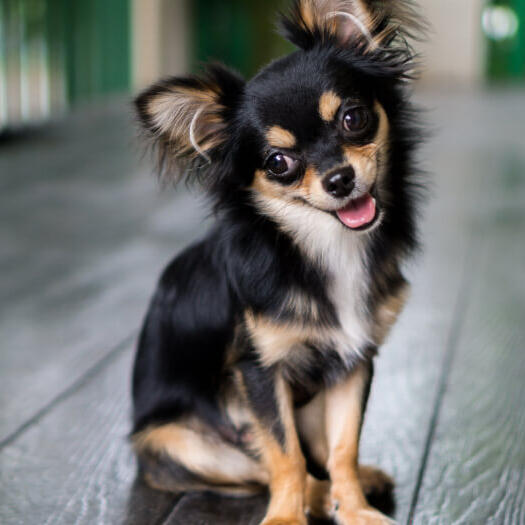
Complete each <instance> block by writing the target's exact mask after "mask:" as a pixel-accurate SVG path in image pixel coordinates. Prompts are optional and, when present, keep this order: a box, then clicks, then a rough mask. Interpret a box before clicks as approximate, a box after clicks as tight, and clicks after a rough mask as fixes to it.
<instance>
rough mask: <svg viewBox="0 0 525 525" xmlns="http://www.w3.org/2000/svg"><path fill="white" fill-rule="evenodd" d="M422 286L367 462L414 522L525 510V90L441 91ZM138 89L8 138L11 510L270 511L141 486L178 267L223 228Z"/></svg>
mask: <svg viewBox="0 0 525 525" xmlns="http://www.w3.org/2000/svg"><path fill="white" fill-rule="evenodd" d="M419 98H420V99H421V101H422V102H423V103H425V104H426V105H427V106H429V107H430V108H434V109H433V110H432V111H431V112H430V113H429V115H428V118H429V120H430V121H431V122H432V123H433V128H434V130H435V133H434V138H433V140H432V141H431V143H430V145H429V146H428V147H427V148H426V150H425V152H424V154H423V155H422V158H423V165H424V167H426V168H427V169H429V170H430V171H432V172H434V174H435V175H434V177H433V178H434V184H433V188H432V191H431V201H430V203H429V205H428V207H427V209H426V213H425V217H424V219H423V221H422V222H423V224H424V227H423V233H424V240H425V245H426V248H425V252H424V254H423V255H421V256H420V257H419V258H418V259H417V260H416V261H414V263H412V264H411V265H410V267H409V268H408V270H407V273H408V274H409V275H410V278H411V280H412V282H413V285H414V290H413V296H412V300H411V302H410V304H409V306H408V308H407V310H406V312H405V314H404V315H403V317H402V319H401V321H400V323H399V324H398V326H397V327H396V329H395V332H394V334H393V336H392V337H391V340H390V341H389V343H388V344H387V345H386V346H385V347H384V348H383V350H382V352H381V355H380V357H379V359H378V361H377V377H376V381H375V383H374V385H373V391H372V397H371V403H370V408H369V411H368V415H367V420H366V424H365V429H364V435H363V460H364V461H366V462H369V463H374V464H377V465H380V466H381V467H382V468H384V469H385V470H387V471H388V472H390V473H391V474H393V476H394V477H395V479H396V481H397V487H396V491H395V502H396V509H395V513H394V517H395V519H396V520H397V521H398V522H399V523H416V524H424V525H426V524H444V525H448V524H456V523H458V524H485V523H487V524H505V525H515V524H522V523H523V524H525V92H521V93H519V92H514V91H508V92H502V91H499V92H491V93H461V92H458V93H445V92H442V93H437V92H436V93H431V92H426V93H423V94H420V95H419ZM130 121H131V119H130V117H129V115H128V114H127V109H126V108H125V107H124V105H123V104H121V103H120V102H116V103H113V104H108V105H107V106H105V107H99V108H97V109H96V110H90V111H89V112H80V113H78V114H76V115H74V116H72V117H71V118H69V119H68V120H67V122H63V123H56V124H54V125H53V126H51V127H50V129H48V130H46V131H45V132H39V133H34V134H32V135H31V136H29V137H25V138H23V139H18V140H11V141H9V142H5V143H3V144H0V174H1V177H0V276H1V277H0V300H1V303H0V334H1V350H0V523H2V524H5V525H10V524H38V525H44V524H65V525H70V524H76V523H85V524H118V523H121V524H137V525H138V524H148V525H149V524H159V525H160V524H164V525H167V524H170V525H175V524H180V525H197V524H199V525H200V524H217V525H221V524H234V523H236V524H254V525H255V524H257V523H258V520H259V519H260V518H261V516H262V514H263V513H264V504H265V503H264V499H257V498H256V499H250V500H224V499H220V498H217V497H214V496H207V497H204V496H201V495H186V496H180V495H179V496H176V495H168V494H161V493H156V492H153V491H151V490H149V489H147V488H145V487H144V486H143V485H142V484H141V483H140V482H137V481H135V464H134V460H133V457H132V454H131V452H130V448H129V444H128V441H127V435H128V432H129V430H130V424H129V420H130V395H129V383H130V381H129V377H130V366H131V361H132V354H133V346H134V338H135V336H136V333H137V329H138V327H139V324H140V320H141V316H142V315H143V312H144V309H145V307H146V303H147V300H148V297H149V294H150V293H151V291H152V288H153V285H154V282H155V280H156V278H157V275H158V272H159V271H160V269H161V268H162V266H163V265H164V264H165V262H166V261H167V260H168V258H169V257H170V256H171V255H172V254H173V253H175V252H177V251H178V250H180V249H181V248H182V247H183V246H184V245H185V244H186V243H187V242H188V241H190V240H191V239H193V238H195V237H197V236H199V235H201V234H202V232H203V231H204V230H205V229H206V221H205V220H204V218H205V216H206V213H205V211H204V210H203V208H202V206H201V204H200V203H199V202H198V201H197V200H196V199H195V198H194V197H190V196H189V195H188V194H186V193H185V192H177V193H174V192H170V191H168V192H167V193H165V194H163V195H161V194H160V192H159V190H158V189H157V188H156V185H155V181H154V179H153V177H149V175H148V171H149V169H148V167H147V163H146V161H144V160H141V159H140V156H139V153H138V150H137V148H136V145H135V142H134V132H133V129H132V126H131V122H130Z"/></svg>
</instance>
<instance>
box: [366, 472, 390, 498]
mask: <svg viewBox="0 0 525 525" xmlns="http://www.w3.org/2000/svg"><path fill="white" fill-rule="evenodd" d="M359 481H360V482H361V487H362V489H363V492H364V493H365V495H366V496H381V495H383V494H388V493H390V492H392V490H393V489H394V480H393V479H392V478H391V477H390V476H389V475H388V474H386V473H385V472H383V471H382V470H381V469H378V468H377V467H371V466H367V465H359Z"/></svg>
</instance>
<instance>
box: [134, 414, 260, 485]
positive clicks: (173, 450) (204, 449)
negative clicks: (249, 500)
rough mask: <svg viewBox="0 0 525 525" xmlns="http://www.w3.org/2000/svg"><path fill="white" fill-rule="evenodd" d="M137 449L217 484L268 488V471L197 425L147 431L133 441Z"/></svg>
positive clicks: (165, 426) (157, 428) (195, 423)
mask: <svg viewBox="0 0 525 525" xmlns="http://www.w3.org/2000/svg"><path fill="white" fill-rule="evenodd" d="M133 445H134V448H135V449H136V450H137V452H138V453H139V454H140V452H141V451H150V452H153V453H156V454H166V455H168V456H169V457H170V458H171V459H172V460H173V461H175V462H177V463H179V464H180V465H183V466H184V467H185V468H186V469H188V470H189V471H190V472H194V473H196V474H197V475H200V476H202V477H204V478H205V479H206V480H209V481H211V482H213V483H217V484H225V485H230V484H232V485H238V484H243V483H248V482H253V481H257V482H259V483H261V484H266V483H267V482H268V478H267V476H266V475H265V472H264V470H262V469H261V468H260V466H259V465H258V464H257V462H255V461H254V460H252V459H251V458H249V457H248V456H247V455H246V454H244V453H242V452H241V451H240V450H238V449H237V448H234V447H233V446H229V445H228V444H226V443H225V442H224V441H222V440H220V439H219V438H218V437H217V438H216V437H215V436H213V435H211V434H210V431H209V429H206V428H203V425H202V424H201V423H199V422H197V421H192V422H189V423H188V425H182V424H175V423H172V424H168V425H163V426H160V427H156V428H151V429H146V430H144V431H143V432H141V433H139V434H138V435H136V436H135V437H134V439H133Z"/></svg>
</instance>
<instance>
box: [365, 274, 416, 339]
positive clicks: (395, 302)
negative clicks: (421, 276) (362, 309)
mask: <svg viewBox="0 0 525 525" xmlns="http://www.w3.org/2000/svg"><path fill="white" fill-rule="evenodd" d="M409 293H410V286H409V285H408V283H406V284H404V285H403V286H402V287H401V288H400V289H399V290H398V291H397V292H396V293H395V294H394V295H390V296H389V297H387V298H386V299H385V300H384V301H383V303H382V304H380V305H379V306H378V308H377V310H376V314H375V325H374V341H375V342H376V343H377V344H378V345H381V344H383V342H384V341H385V339H386V337H387V336H388V334H389V333H390V330H391V328H392V326H394V323H395V322H396V321H397V318H398V317H399V314H400V313H401V311H402V310H403V308H404V306H405V303H406V302H407V299H408V296H409Z"/></svg>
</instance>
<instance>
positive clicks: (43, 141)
mask: <svg viewBox="0 0 525 525" xmlns="http://www.w3.org/2000/svg"><path fill="white" fill-rule="evenodd" d="M127 113H128V111H127V109H125V106H123V104H122V103H118V104H115V107H113V108H112V109H111V110H108V112H107V113H105V114H104V113H101V112H100V110H97V111H95V112H94V114H91V113H86V112H83V113H82V114H81V115H79V116H73V117H72V118H70V119H68V120H67V121H65V122H63V123H61V124H56V125H54V126H53V127H52V128H51V130H49V131H48V133H42V134H37V135H36V136H33V137H31V138H29V139H27V141H26V142H22V143H19V144H14V145H11V144H10V145H9V147H4V148H3V149H2V152H1V154H0V170H1V171H2V180H1V186H2V191H0V210H1V212H0V213H1V219H2V220H0V250H1V252H0V275H2V279H1V280H0V296H1V297H2V301H1V303H0V333H1V334H2V341H3V342H2V354H1V357H0V360H1V362H0V400H1V401H0V446H1V443H3V442H4V441H5V440H9V439H10V438H11V437H13V433H16V431H17V429H20V427H21V426H22V425H24V424H25V423H26V422H27V421H28V420H30V419H31V418H32V417H34V416H35V414H37V413H38V412H39V411H40V410H42V409H43V408H44V407H46V406H47V405H49V403H52V402H53V400H54V399H55V398H56V397H57V396H59V395H60V393H61V392H63V391H65V390H67V389H68V388H69V387H71V385H73V384H74V383H75V382H76V381H78V380H79V379H81V378H82V376H83V374H84V373H85V372H86V371H87V370H89V369H90V368H91V367H93V366H95V365H96V364H97V363H98V362H100V361H101V360H103V359H104V357H105V356H106V355H107V353H108V352H110V351H111V349H112V348H114V347H115V346H116V345H118V344H119V343H120V342H121V341H122V340H123V339H124V338H125V337H127V336H129V335H130V334H132V333H135V332H136V331H137V329H138V327H139V325H140V322H141V317H142V315H143V312H144V311H145V308H146V305H147V301H148V298H149V296H150V294H151V293H152V290H153V286H154V283H155V281H156V280H157V278H158V274H159V272H160V270H161V268H162V266H163V265H164V264H165V262H166V261H167V260H168V258H170V257H171V256H172V255H173V254H174V253H175V252H176V251H178V250H180V249H181V248H182V247H183V246H184V245H185V244H186V243H187V242H188V241H189V240H190V239H191V238H193V237H194V236H195V235H196V234H198V232H199V229H200V231H203V230H204V224H203V221H202V220H201V217H202V216H204V214H203V213H202V211H201V208H200V207H199V206H198V205H197V204H196V201H195V199H193V198H191V197H189V196H188V195H187V193H186V192H182V193H180V194H179V195H177V196H176V197H175V196H174V195H173V194H170V192H169V191H168V192H167V193H166V195H164V196H162V197H161V196H160V194H159V192H158V190H157V188H156V183H155V180H154V177H153V176H151V177H150V176H149V175H148V173H147V172H146V170H145V169H144V167H143V165H142V164H141V163H140V162H139V161H138V155H137V154H136V153H135V151H134V148H133V131H132V129H131V122H130V119H129V117H128V115H127ZM135 149H136V148H135ZM133 163H135V166H134V167H133ZM4 174H5V176H4ZM181 216H184V221H181V220H180V217H181Z"/></svg>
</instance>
